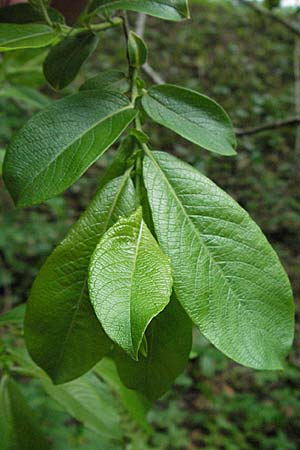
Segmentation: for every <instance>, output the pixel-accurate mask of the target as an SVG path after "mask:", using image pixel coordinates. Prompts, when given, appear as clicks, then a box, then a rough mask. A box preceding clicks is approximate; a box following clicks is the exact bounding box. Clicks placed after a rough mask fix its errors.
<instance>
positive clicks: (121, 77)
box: [80, 70, 129, 94]
mask: <svg viewBox="0 0 300 450" xmlns="http://www.w3.org/2000/svg"><path fill="white" fill-rule="evenodd" d="M93 89H99V90H101V89H104V90H106V91H107V90H109V91H118V92H121V93H123V94H124V93H125V92H127V91H128V89H129V83H128V80H127V78H126V75H125V73H124V72H120V71H118V70H107V71H105V72H100V73H99V74H98V75H96V76H95V77H93V78H90V79H89V80H87V81H86V82H85V83H84V84H83V85H82V86H81V87H80V90H81V91H86V90H93Z"/></svg>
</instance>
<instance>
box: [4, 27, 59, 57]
mask: <svg viewBox="0 0 300 450" xmlns="http://www.w3.org/2000/svg"><path fill="white" fill-rule="evenodd" d="M56 36H57V33H56V32H55V31H54V30H53V29H52V28H50V27H48V26H47V25H40V24H35V23H33V24H24V25H19V24H11V23H0V51H1V52H5V51H9V50H17V49H20V48H38V47H46V46H47V45H49V44H51V42H52V41H53V40H54V39H55V37H56Z"/></svg>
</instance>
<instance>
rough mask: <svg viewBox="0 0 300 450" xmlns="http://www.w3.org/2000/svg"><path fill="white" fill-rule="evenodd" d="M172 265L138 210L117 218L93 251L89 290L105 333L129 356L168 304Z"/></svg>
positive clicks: (136, 349)
mask: <svg viewBox="0 0 300 450" xmlns="http://www.w3.org/2000/svg"><path fill="white" fill-rule="evenodd" d="M171 289H172V277H171V268H170V263H169V260H168V258H167V257H166V256H165V255H164V254H163V253H162V251H161V250H160V248H159V246H158V244H157V242H156V241H155V239H154V237H153V236H152V234H151V233H150V231H149V229H148V228H147V226H146V224H145V222H144V221H143V217H142V210H141V209H138V210H137V211H136V212H135V213H134V214H132V215H131V216H130V217H129V218H127V219H124V218H121V219H120V220H119V221H118V222H117V223H116V224H115V225H114V226H113V227H112V228H111V229H110V230H108V232H107V233H105V235H104V236H103V238H102V239H101V240H100V242H99V244H98V246H97V247H96V250H95V252H94V254H93V256H92V259H91V264H90V273H89V293H90V297H91V302H92V304H93V306H94V309H95V312H96V315H97V317H98V319H99V320H100V322H101V324H102V326H103V328H104V330H105V331H106V333H107V334H108V336H109V337H110V338H111V339H112V340H113V341H115V342H116V343H117V344H118V345H119V346H120V347H122V348H123V349H124V350H125V351H126V352H127V353H128V354H129V355H130V356H131V357H132V358H134V359H136V360H137V359H138V351H139V347H140V344H141V341H142V338H143V335H144V333H145V331H146V328H147V326H148V325H149V323H150V322H151V320H152V319H153V317H155V316H156V315H157V314H158V313H160V312H161V311H162V310H163V309H164V308H165V306H166V305H167V304H168V303H169V300H170V294H171Z"/></svg>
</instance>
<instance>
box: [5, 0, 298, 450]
mask: <svg viewBox="0 0 300 450" xmlns="http://www.w3.org/2000/svg"><path fill="white" fill-rule="evenodd" d="M191 3H192V4H191V16H192V20H191V21H189V22H182V23H180V22H179V23H168V22H165V23H163V26H162V22H161V21H159V20H156V19H154V18H148V20H147V25H146V30H145V38H146V41H147V42H148V45H149V48H150V61H149V62H150V64H151V65H152V66H153V67H154V68H156V69H157V70H158V71H159V73H160V74H161V75H162V76H163V78H164V79H165V80H166V81H168V82H171V83H177V84H180V85H184V86H186V87H190V88H193V89H196V90H198V91H200V92H202V93H205V94H206V95H208V96H210V97H213V98H214V99H215V100H217V101H218V102H219V103H220V104H221V105H222V106H223V107H224V108H225V109H226V111H227V112H228V113H229V115H230V116H231V118H232V120H233V123H234V126H235V127H236V128H238V129H244V128H248V127H251V126H256V125H261V124H263V123H266V122H273V121H274V120H276V119H283V118H286V117H288V116H293V115H295V112H294V111H295V105H294V104H295V98H294V89H295V83H294V76H295V74H294V68H293V64H294V62H293V54H294V46H295V42H294V36H293V35H291V34H290V33H289V32H288V31H287V30H286V29H285V28H284V27H283V26H282V25H280V24H276V23H274V22H273V21H271V20H269V19H266V18H264V17H262V16H261V15H259V14H256V13H255V12H253V11H252V10H251V9H249V8H247V7H245V6H240V4H239V3H236V2H230V1H225V0H223V1H221V0H219V1H205V0H199V1H193V2H191ZM296 13H297V11H296ZM296 13H295V11H293V10H291V11H289V10H285V14H286V15H287V16H288V17H289V16H290V17H292V18H293V20H295V21H296V22H297V21H298V23H299V29H300V14H299V16H298V15H297V14H296ZM130 20H131V23H132V25H134V20H135V15H134V14H133V15H131V16H130ZM43 58H44V54H43V53H41V52H40V51H25V52H24V51H22V52H19V53H18V55H17V57H16V55H15V54H14V55H12V54H9V53H7V54H6V55H5V56H2V63H1V69H0V81H1V87H0V111H1V113H0V149H4V148H5V146H6V145H7V143H8V142H9V141H10V139H11V137H12V134H13V132H14V131H15V130H17V129H18V128H20V127H21V126H22V124H23V123H24V122H25V121H26V120H27V119H28V117H30V115H31V114H32V113H33V112H35V111H36V109H37V108H36V107H37V105H40V103H41V102H42V103H43V102H46V100H45V98H44V97H40V96H39V95H37V96H34V97H33V96H32V92H31V88H34V87H36V86H39V88H40V92H41V93H43V94H45V95H48V96H50V97H51V98H57V97H58V94H55V93H53V92H51V90H50V89H49V88H48V87H47V86H45V82H44V79H43V76H42V73H41V68H40V67H41V66H40V61H42V60H43ZM111 67H113V68H120V69H124V70H125V69H126V60H125V54H124V42H123V38H122V37H121V36H119V34H118V31H117V30H112V31H109V32H108V33H106V34H105V35H104V34H103V35H102V36H101V42H100V45H99V49H98V51H97V52H96V54H95V55H94V56H93V58H92V59H90V60H89V61H88V63H87V64H86V65H85V67H84V68H83V69H82V70H81V72H80V75H79V76H78V77H77V79H76V82H75V83H73V86H72V88H71V89H69V91H70V90H71V91H72V89H75V88H76V87H78V86H79V85H80V84H81V83H82V82H83V81H84V80H85V79H86V78H88V77H90V76H93V75H95V74H96V73H97V71H98V70H105V69H108V68H111ZM144 78H145V80H147V81H148V82H149V81H150V82H151V80H149V79H148V78H147V75H145V76H144ZM12 85H13V86H14V88H13V90H12V88H11V86H12ZM16 89H17V90H16ZM66 92H68V90H67V91H66ZM299 95H300V93H299ZM147 127H148V129H149V128H150V127H149V126H148V125H147ZM296 132H297V129H296V127H295V126H293V127H285V128H278V129H274V130H271V131H265V132H262V133H258V134H254V135H251V136H243V137H242V136H241V137H239V139H238V156H237V157H235V158H225V157H220V156H217V155H215V154H211V153H209V152H206V151H204V150H203V151H201V150H200V149H199V148H196V147H195V146H193V145H192V144H189V143H188V142H186V141H184V140H183V139H181V138H180V137H178V136H177V135H174V134H173V133H172V132H171V131H168V130H166V129H163V128H161V127H159V126H155V125H153V126H152V125H151V136H152V143H153V146H154V147H156V148H159V149H162V150H166V151H169V152H172V153H174V154H175V155H177V156H179V157H181V158H182V159H184V160H186V161H188V162H189V163H191V164H192V165H194V166H195V167H197V168H198V169H199V170H201V171H202V172H203V173H205V174H206V175H208V176H209V177H210V178H212V179H213V180H214V181H215V182H216V183H217V184H218V185H220V186H221V187H223V188H224V189H225V190H226V191H227V192H228V193H230V194H231V195H232V196H233V197H234V198H235V199H236V200H237V201H238V202H239V203H240V204H241V205H242V206H243V207H244V208H246V209H247V211H248V212H249V213H250V214H251V216H252V217H253V218H254V219H255V220H256V221H257V222H258V224H259V225H260V226H261V227H262V229H263V231H264V232H265V234H266V235H267V237H268V239H269V240H270V242H271V243H272V244H273V246H274V247H275V249H276V251H277V252H278V254H279V256H280V258H281V261H282V262H283V264H284V266H285V268H286V270H287V272H288V274H289V276H290V279H291V282H292V285H293V288H294V292H295V298H296V302H297V303H296V310H297V315H298V295H299V265H300V264H299V263H300V251H299V250H300V233H299V229H300V196H299V193H300V187H299V185H300V175H299V157H300V153H299V150H297V146H296V145H295V142H296ZM2 154H3V152H2V151H1V150H0V156H1V155H2ZM113 154H114V150H110V151H109V152H108V153H107V154H106V155H105V156H104V157H102V158H101V159H100V160H99V161H98V162H97V163H96V164H95V165H94V166H93V167H92V168H91V169H89V171H88V172H87V174H86V175H85V176H84V177H83V178H82V179H81V180H80V181H78V182H77V183H75V184H74V185H73V186H72V187H71V188H70V189H68V191H67V192H65V193H64V195H62V196H59V197H57V198H54V199H52V200H50V201H48V202H46V203H45V204H43V205H40V206H37V207H35V208H28V209H25V210H16V209H15V208H14V206H13V204H12V201H11V200H10V197H9V195H8V193H7V191H6V190H5V187H4V186H3V183H2V180H0V183H1V193H0V204H1V217H0V228H1V231H0V258H1V259H0V286H1V288H0V289H1V296H2V300H1V302H2V303H1V304H0V307H1V309H2V312H4V311H7V310H9V309H10V308H11V307H13V306H15V305H17V304H20V303H22V302H24V301H25V300H26V297H27V294H28V290H29V288H30V286H31V284H32V281H33V279H34V276H35V275H36V274H37V272H38V270H39V268H40V267H41V265H42V263H43V262H44V261H45V258H46V257H47V256H48V255H49V253H50V252H51V250H52V249H53V247H54V246H55V245H56V244H57V243H58V242H59V241H60V240H61V239H62V238H63V236H64V235H65V233H66V231H67V230H68V228H69V227H70V225H71V224H72V223H73V222H74V221H75V220H76V218H77V217H78V216H79V215H80V213H81V212H82V211H83V210H84V209H85V207H86V206H87V204H88V202H89V200H90V199H91V197H92V196H93V193H94V192H95V190H96V187H97V183H98V180H99V178H100V177H101V174H102V173H103V171H104V169H105V167H106V166H107V164H108V162H109V161H111V159H112V158H113ZM299 345H300V341H299V326H298V325H297V326H296V338H295V344H294V348H293V351H292V352H291V354H290V356H289V358H288V361H287V365H286V369H285V371H284V372H282V373H281V372H255V371H253V370H248V369H246V368H243V367H241V366H238V365H236V364H235V363H233V362H232V361H230V360H228V359H227V358H226V357H225V356H223V355H222V354H221V353H220V352H218V351H217V350H216V349H215V348H213V347H212V346H211V345H210V344H209V343H208V342H207V341H206V340H205V339H204V338H203V337H202V336H200V335H195V342H194V349H193V354H192V358H191V360H190V364H189V367H188V369H187V371H186V373H185V374H183V375H182V376H180V377H179V379H178V380H177V383H176V385H175V386H174V388H173V389H172V391H170V392H169V393H168V394H167V395H166V396H165V397H164V398H163V399H162V400H160V401H159V402H157V404H156V405H155V407H154V408H153V409H152V410H151V412H150V414H149V419H150V422H151V424H152V425H153V428H154V433H153V434H152V435H151V436H147V435H146V433H144V432H142V431H140V430H137V429H136V428H135V427H133V426H132V424H131V423H130V422H129V421H127V420H126V419H125V420H124V423H122V433H123V434H124V436H125V438H124V442H125V443H124V444H122V445H121V446H120V447H113V448H114V449H123V448H127V449H132V450H143V449H162V450H163V449H166V450H172V449H188V450H192V449H198V448H203V449H207V450H216V449H226V450H243V449H252V448H256V449H260V450H267V449H269V450H289V449H291V450H299V448H300V370H299V369H300V349H299ZM23 391H24V394H25V396H27V397H28V399H29V400H30V402H31V404H32V406H33V408H34V409H35V410H36V412H37V413H38V414H39V417H40V424H41V427H42V428H43V429H44V430H45V432H46V433H47V434H48V436H50V437H51V440H52V441H53V443H54V447H53V448H54V449H56V450H59V449H64V450H73V449H77V448H81V449H84V450H89V449H93V450H108V447H107V446H106V444H105V445H104V447H103V445H102V444H101V442H99V437H97V434H96V433H93V432H91V431H87V430H85V429H84V427H83V426H82V425H80V424H79V423H77V422H76V421H74V420H73V419H71V418H70V416H68V415H67V414H66V413H65V412H63V411H62V409H61V408H60V407H59V406H58V404H56V403H55V402H54V401H49V399H48V398H47V397H46V396H45V394H44V393H43V391H42V390H41V388H40V387H39V385H38V383H35V382H33V383H26V382H24V383H23ZM100 441H101V440H100ZM33 450H35V449H33Z"/></svg>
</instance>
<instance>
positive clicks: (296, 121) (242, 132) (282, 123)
mask: <svg viewBox="0 0 300 450" xmlns="http://www.w3.org/2000/svg"><path fill="white" fill-rule="evenodd" d="M295 125H296V126H297V125H300V116H294V117H287V118H286V119H281V120H275V121H274V122H269V123H265V124H263V125H258V126H256V127H251V128H245V129H241V128H236V129H235V133H236V135H237V136H250V135H251V134H256V133H260V132H262V131H267V130H274V129H276V128H283V127H288V126H295Z"/></svg>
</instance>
